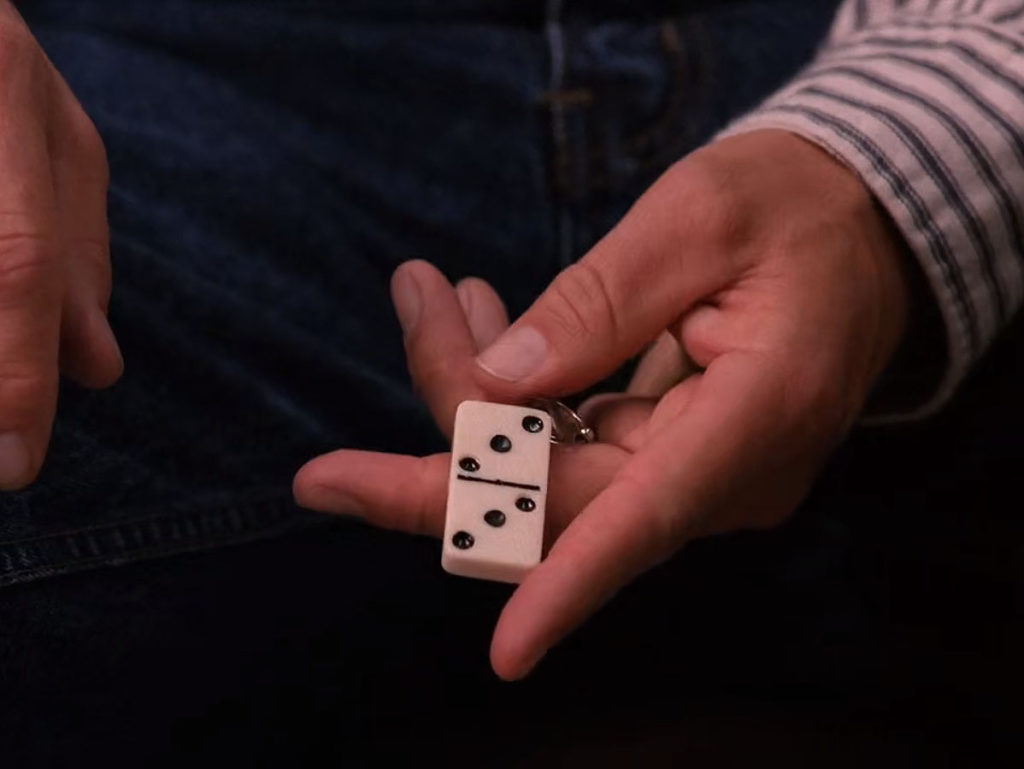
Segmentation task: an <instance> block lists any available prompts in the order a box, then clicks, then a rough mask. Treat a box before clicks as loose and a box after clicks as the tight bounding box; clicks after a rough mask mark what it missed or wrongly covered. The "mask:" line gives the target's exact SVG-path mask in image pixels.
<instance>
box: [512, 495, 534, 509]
mask: <svg viewBox="0 0 1024 769" xmlns="http://www.w3.org/2000/svg"><path fill="white" fill-rule="evenodd" d="M516 507H518V508H519V509H520V510H522V511H523V512H524V513H532V512H533V511H534V510H536V509H537V503H536V502H534V501H533V500H532V499H530V498H529V497H520V498H519V499H517V500H516Z"/></svg>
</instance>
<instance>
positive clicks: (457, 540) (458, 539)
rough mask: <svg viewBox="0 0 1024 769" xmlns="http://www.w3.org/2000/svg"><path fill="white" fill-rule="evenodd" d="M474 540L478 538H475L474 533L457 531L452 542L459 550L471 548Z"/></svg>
mask: <svg viewBox="0 0 1024 769" xmlns="http://www.w3.org/2000/svg"><path fill="white" fill-rule="evenodd" d="M474 542H476V540H475V539H473V535H472V534H470V533H469V532H468V531H457V532H455V536H453V537H452V544H453V545H455V547H457V548H459V550H469V548H471V547H473V543H474Z"/></svg>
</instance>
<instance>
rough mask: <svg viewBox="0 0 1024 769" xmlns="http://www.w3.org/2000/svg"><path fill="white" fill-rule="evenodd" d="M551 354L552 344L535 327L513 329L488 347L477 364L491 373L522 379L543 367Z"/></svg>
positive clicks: (512, 379) (510, 379)
mask: <svg viewBox="0 0 1024 769" xmlns="http://www.w3.org/2000/svg"><path fill="white" fill-rule="evenodd" d="M547 355H548V343H547V341H546V340H545V339H544V337H543V336H541V333H540V332H539V331H538V330H537V329H535V328H533V327H532V326H522V327H520V328H511V329H509V330H508V332H507V333H505V334H504V335H503V336H502V337H500V338H499V339H498V341H497V342H495V343H494V344H492V345H491V346H490V347H488V348H487V349H486V350H484V351H483V352H482V353H481V354H480V357H478V358H477V359H476V362H477V364H478V365H479V366H480V367H481V368H482V369H484V371H486V372H488V373H489V374H493V375H494V376H496V377H498V379H504V380H506V381H508V382H518V381H519V380H521V379H525V378H526V377H528V376H530V375H531V374H533V373H536V372H537V371H539V370H540V368H541V366H543V365H544V359H545V358H547Z"/></svg>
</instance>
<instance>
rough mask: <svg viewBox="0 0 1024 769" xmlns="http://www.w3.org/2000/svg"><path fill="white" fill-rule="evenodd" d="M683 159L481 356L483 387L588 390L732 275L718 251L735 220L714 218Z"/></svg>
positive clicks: (519, 392) (504, 391) (509, 391)
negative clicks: (726, 221)
mask: <svg viewBox="0 0 1024 769" xmlns="http://www.w3.org/2000/svg"><path fill="white" fill-rule="evenodd" d="M686 165H687V161H683V162H681V163H679V164H677V166H674V167H673V168H672V169H670V170H669V171H668V172H666V173H665V174H664V175H663V176H662V177H661V179H659V180H658V181H657V182H656V183H655V184H654V185H653V186H652V187H651V188H650V189H649V190H648V191H647V192H646V193H645V194H644V195H643V197H641V198H640V199H639V200H638V201H637V202H636V204H635V205H634V206H633V208H632V209H631V210H630V211H629V213H628V214H627V215H626V216H625V217H624V218H623V219H622V221H621V222H620V223H619V224H618V225H617V226H616V227H615V228H614V229H613V230H612V231H611V232H609V233H608V234H607V235H606V236H605V237H604V238H603V239H602V240H601V241H600V242H599V243H598V244H597V245H596V246H594V248H593V249H591V251H590V252H589V253H587V254H586V255H585V256H584V257H583V258H582V259H580V260H579V261H578V262H576V263H575V264H573V265H571V266H570V267H568V268H567V269H565V270H564V271H563V272H561V273H560V274H559V275H558V276H557V277H556V278H555V280H554V281H553V282H552V283H551V285H550V286H549V287H548V289H547V290H546V291H545V292H544V293H543V294H542V295H541V296H540V297H539V298H538V299H537V301H536V302H534V304H533V305H532V306H531V307H530V309H528V310H527V311H526V312H525V313H524V314H523V315H522V316H521V317H520V318H519V319H518V320H517V321H516V322H515V323H514V324H513V325H512V326H511V327H510V328H509V329H508V330H507V331H506V332H505V333H504V334H502V335H501V336H500V337H499V338H498V339H497V340H495V342H494V343H493V344H492V345H491V346H490V347H488V348H487V349H486V350H484V351H483V352H482V353H481V354H480V355H479V357H478V358H477V368H478V371H477V372H476V373H475V376H476V378H477V379H478V383H479V384H480V385H481V387H483V388H484V390H485V391H487V392H489V393H493V394H496V395H499V396H505V397H510V398H522V397H527V396H530V395H549V396H558V395H565V394H569V393H572V392H577V391H579V390H581V389H584V388H585V387H587V386H589V385H591V384H593V383H594V382H596V381H599V380H600V379H602V378H603V377H605V376H607V375H608V374H610V373H612V372H613V371H615V370H616V369H617V368H618V367H619V366H620V365H621V364H622V363H623V362H625V361H626V360H628V359H629V358H631V357H632V356H634V355H636V354H637V353H638V352H640V350H642V349H643V348H644V346H645V345H647V344H649V343H650V342H651V341H652V340H653V339H655V338H656V337H657V336H658V334H659V333H660V332H661V331H662V330H664V329H665V328H667V327H668V326H669V325H671V324H672V323H673V321H675V320H676V319H678V318H679V317H680V316H681V315H682V314H683V313H685V312H686V310H687V309H688V308H690V307H691V306H692V305H693V304H694V303H696V302H697V301H698V300H700V299H701V298H702V297H705V296H707V295H709V294H711V293H713V292H715V291H717V290H719V289H720V288H721V287H722V286H723V285H724V284H725V283H726V282H727V280H728V276H729V266H728V262H729V261H730V260H727V259H720V258H716V256H715V253H714V252H715V251H716V250H719V251H720V250H721V249H720V248H719V244H720V243H722V238H723V237H724V238H727V237H729V236H728V234H727V233H726V231H727V230H728V229H729V226H728V224H724V223H723V224H715V222H716V218H715V217H713V216H710V215H709V212H708V209H709V208H712V207H714V205H715V204H714V203H713V202H709V201H708V200H707V199H703V198H702V197H700V196H695V195H693V194H691V191H693V190H694V189H695V185H694V184H693V182H692V180H691V179H690V178H689V176H690V172H689V170H688V169H687V167H686ZM718 218H722V217H721V216H719V217H718ZM720 232H721V233H724V234H722V235H721V236H719V234H718V233H720Z"/></svg>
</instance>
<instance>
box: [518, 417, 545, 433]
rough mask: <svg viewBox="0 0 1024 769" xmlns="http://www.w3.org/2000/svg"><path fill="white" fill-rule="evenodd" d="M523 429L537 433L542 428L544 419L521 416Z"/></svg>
mask: <svg viewBox="0 0 1024 769" xmlns="http://www.w3.org/2000/svg"><path fill="white" fill-rule="evenodd" d="M523 429H524V430H526V432H528V433H539V432H540V431H541V430H543V429H544V421H543V420H542V419H541V418H540V417H535V416H528V417H523Z"/></svg>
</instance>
